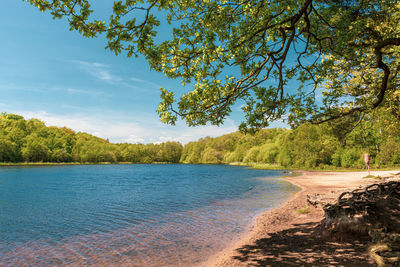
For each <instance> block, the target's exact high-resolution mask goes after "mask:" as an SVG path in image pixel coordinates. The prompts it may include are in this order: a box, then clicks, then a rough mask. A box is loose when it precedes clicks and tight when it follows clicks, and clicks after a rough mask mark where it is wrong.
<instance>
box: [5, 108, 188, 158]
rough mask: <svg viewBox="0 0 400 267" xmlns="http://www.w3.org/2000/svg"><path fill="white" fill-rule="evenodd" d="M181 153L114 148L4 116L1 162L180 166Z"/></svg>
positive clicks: (175, 146)
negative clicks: (175, 164)
mask: <svg viewBox="0 0 400 267" xmlns="http://www.w3.org/2000/svg"><path fill="white" fill-rule="evenodd" d="M181 152H182V145H181V144H180V143H177V142H166V143H162V144H146V145H144V144H127V143H123V144H113V143H110V142H108V141H107V140H104V139H101V138H98V137H95V136H93V135H90V134H87V133H76V132H74V131H73V130H71V129H68V128H65V127H62V128H58V127H52V126H51V127H47V126H45V124H44V123H43V122H42V121H40V120H38V119H30V120H25V119H24V118H23V117H22V116H19V115H14V114H5V113H3V114H1V115H0V162H81V163H98V162H132V163H152V162H171V163H177V162H179V160H180V156H181Z"/></svg>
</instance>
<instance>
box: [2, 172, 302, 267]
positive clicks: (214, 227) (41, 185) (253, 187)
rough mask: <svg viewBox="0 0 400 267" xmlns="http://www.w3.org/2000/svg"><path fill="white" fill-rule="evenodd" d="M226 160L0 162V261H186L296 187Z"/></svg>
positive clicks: (206, 252)
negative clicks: (60, 163) (27, 164)
mask: <svg viewBox="0 0 400 267" xmlns="http://www.w3.org/2000/svg"><path fill="white" fill-rule="evenodd" d="M283 175H284V174H283V172H281V171H267V170H253V169H247V168H245V167H239V166H225V165H183V164H182V165H181V164H155V165H149V164H137V165H74V166H43V167H0V265H1V266H21V265H26V266H33V265H35V266H48V265H67V264H70V265H128V266H190V265H194V264H197V263H200V262H202V261H205V260H206V259H207V257H209V256H210V255H212V254H214V253H215V252H216V251H219V250H221V249H223V248H224V247H225V246H226V244H227V243H229V242H231V241H232V240H235V239H237V238H238V236H239V235H240V234H241V233H242V232H243V231H244V230H245V229H246V228H247V227H248V226H249V224H250V223H251V221H252V219H253V218H254V216H255V215H257V214H258V213H260V212H262V211H265V210H266V209H271V208H273V207H275V206H277V205H279V204H281V203H282V202H284V201H285V200H287V199H288V198H289V197H290V196H291V195H292V194H293V192H296V191H297V190H298V188H297V187H295V186H294V185H292V184H290V183H288V182H286V181H284V180H282V179H281V178H279V177H280V176H283Z"/></svg>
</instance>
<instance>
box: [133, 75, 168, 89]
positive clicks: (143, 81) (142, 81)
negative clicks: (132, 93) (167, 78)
mask: <svg viewBox="0 0 400 267" xmlns="http://www.w3.org/2000/svg"><path fill="white" fill-rule="evenodd" d="M130 80H131V81H133V82H138V83H142V84H146V85H148V86H151V87H155V88H157V89H159V88H161V87H162V86H161V85H159V84H157V83H154V82H152V81H147V80H143V79H139V78H136V77H131V78H130Z"/></svg>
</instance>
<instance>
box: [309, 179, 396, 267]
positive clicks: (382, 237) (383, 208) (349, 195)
mask: <svg viewBox="0 0 400 267" xmlns="http://www.w3.org/2000/svg"><path fill="white" fill-rule="evenodd" d="M307 201H308V202H309V204H311V205H314V206H315V205H321V206H323V209H324V212H325V218H324V219H323V221H322V223H321V232H323V233H325V234H326V233H329V234H330V235H331V236H335V237H339V238H341V237H351V236H354V235H357V236H360V235H369V236H370V238H371V241H372V244H371V245H370V246H369V250H368V251H369V254H370V256H371V257H372V258H373V259H374V260H375V262H376V263H377V264H378V265H379V266H400V260H399V258H400V234H399V233H400V181H398V180H397V181H389V182H382V183H375V184H371V185H369V186H367V187H365V188H359V189H356V190H353V191H345V192H342V193H341V194H340V195H339V197H338V198H337V199H336V201H334V202H333V201H330V200H329V201H326V199H324V198H323V196H319V195H315V196H314V197H311V196H308V197H307Z"/></svg>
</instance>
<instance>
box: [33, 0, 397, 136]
mask: <svg viewBox="0 0 400 267" xmlns="http://www.w3.org/2000/svg"><path fill="white" fill-rule="evenodd" d="M26 1H29V2H30V4H32V5H35V6H37V7H38V8H39V9H40V10H42V11H50V12H51V14H52V15H53V16H54V18H62V17H66V18H67V19H68V21H69V24H70V29H71V30H77V31H79V32H80V33H82V35H83V36H85V37H95V36H97V35H99V34H105V35H106V37H107V40H108V44H107V48H108V49H110V50H111V51H114V52H115V53H116V54H119V53H122V52H126V53H127V55H128V56H138V55H143V56H145V57H146V59H147V60H148V62H149V64H150V67H151V68H152V69H155V70H157V71H160V72H163V73H164V74H165V75H166V76H167V77H171V78H178V79H180V80H181V81H182V83H183V84H190V85H191V86H192V89H191V90H190V91H188V92H185V93H183V94H182V95H179V94H180V93H179V94H178V90H174V91H169V90H167V89H163V88H162V89H161V99H162V101H161V103H160V105H159V107H158V110H157V111H158V113H159V115H160V118H161V120H162V121H163V122H165V123H170V124H174V123H175V122H176V120H177V119H178V118H179V117H181V118H183V119H184V120H185V121H186V122H187V124H188V125H191V126H193V125H203V124H206V123H207V122H210V123H212V124H215V125H220V124H222V123H223V121H224V119H225V118H226V117H227V116H228V115H229V114H230V113H231V110H232V106H233V105H234V104H235V103H237V101H243V103H244V105H243V108H242V109H243V111H244V113H245V122H243V124H242V125H241V127H242V128H243V129H245V128H247V127H265V126H267V125H268V123H269V122H270V121H272V120H276V119H282V118H285V119H286V120H287V121H288V122H289V123H291V124H298V123H299V122H304V121H312V122H316V123H319V122H324V121H327V120H331V119H335V118H339V117H343V116H346V115H351V116H353V117H361V116H362V115H363V114H368V113H370V112H371V110H374V109H376V108H377V107H379V106H385V107H387V108H388V110H389V111H390V112H392V113H393V114H394V115H396V116H397V118H400V111H399V103H400V98H399V95H400V90H399V71H400V57H399V54H400V2H399V1H397V0H319V1H316V0H282V1H274V0H229V1H228V0H220V1H216V0H207V1H205V0H201V1H199V0H184V1H174V0H147V1H144V0H141V1H138V0H125V1H114V4H113V8H112V10H110V17H109V18H107V19H105V20H102V19H99V18H98V16H96V12H95V10H93V8H92V5H91V1H89V0H26ZM162 23H169V24H170V27H171V31H172V35H171V36H170V38H168V39H167V40H162V39H163V38H161V37H160V34H159V27H160V24H162Z"/></svg>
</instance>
